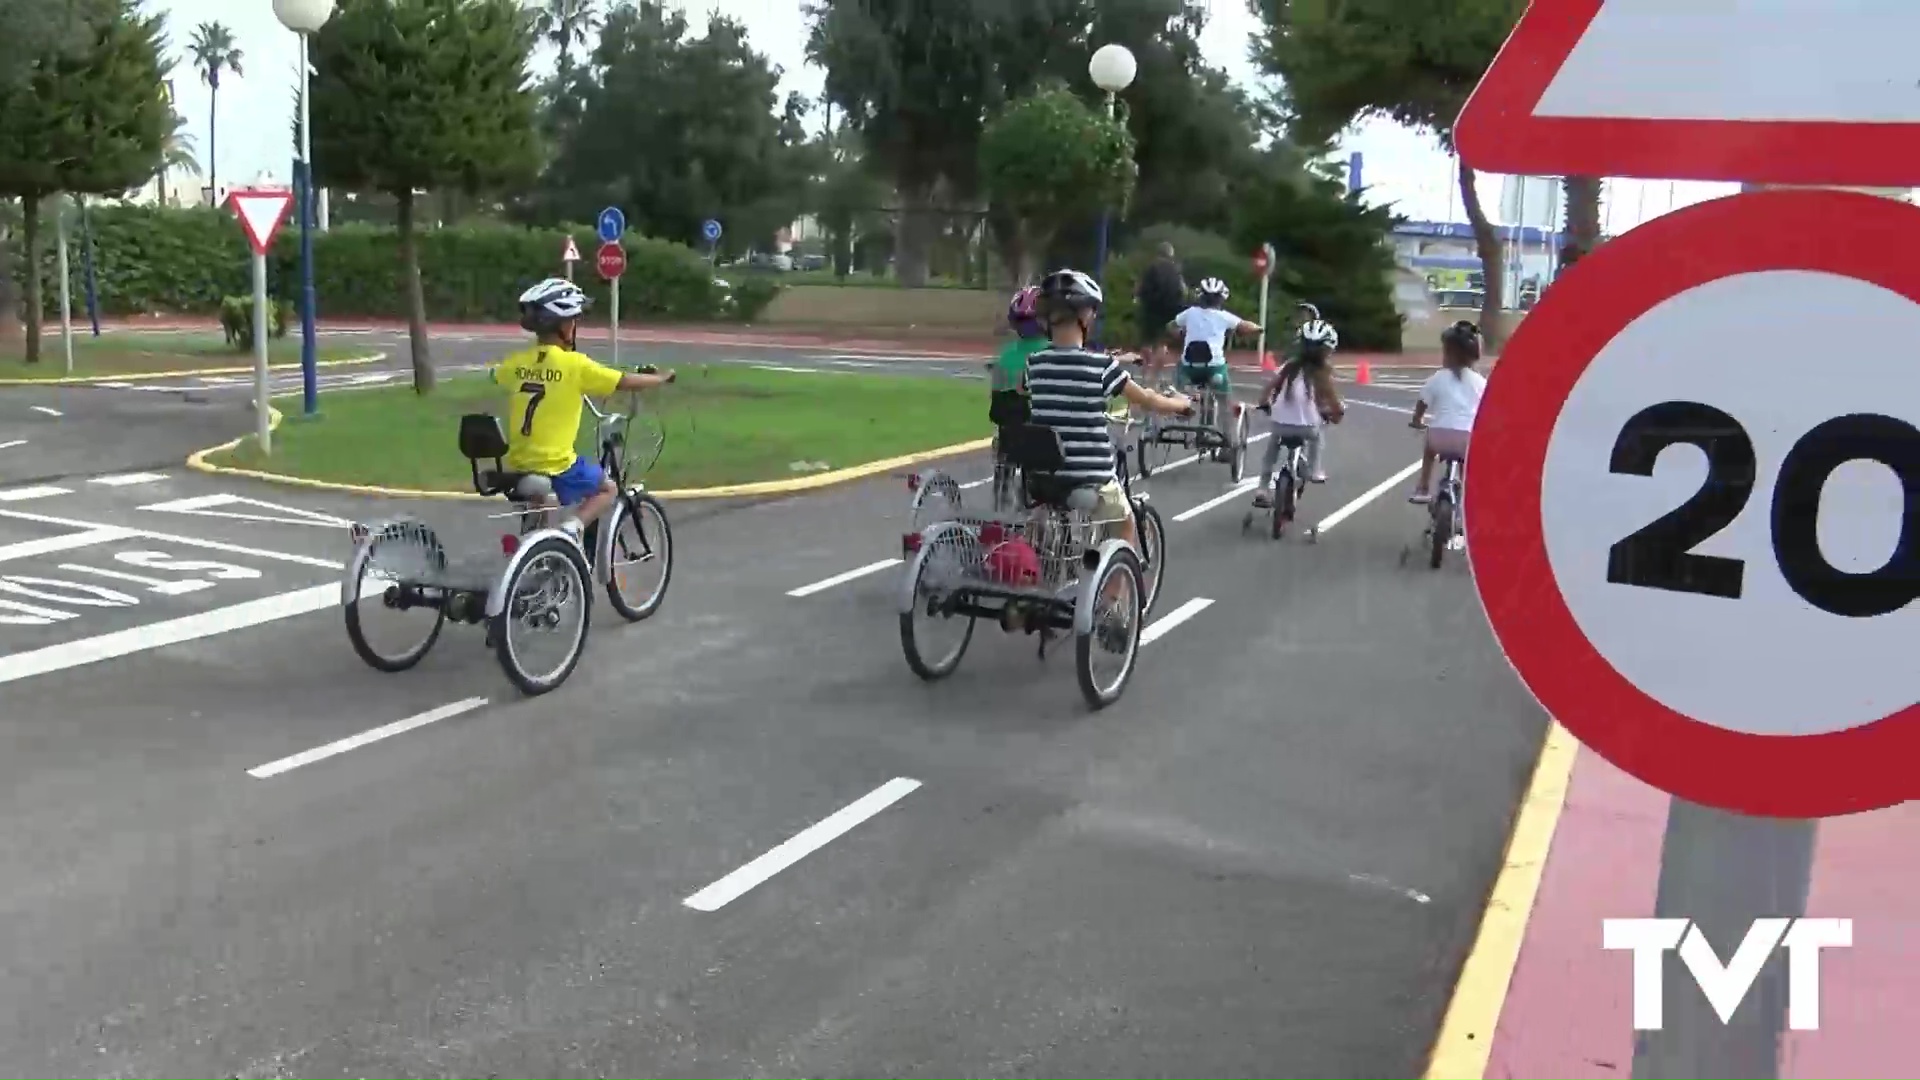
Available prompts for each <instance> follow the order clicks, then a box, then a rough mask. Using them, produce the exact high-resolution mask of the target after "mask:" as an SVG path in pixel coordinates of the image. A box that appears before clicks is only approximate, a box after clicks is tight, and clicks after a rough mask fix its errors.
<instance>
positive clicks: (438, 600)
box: [344, 526, 447, 674]
mask: <svg viewBox="0 0 1920 1080" xmlns="http://www.w3.org/2000/svg"><path fill="white" fill-rule="evenodd" d="M383 548H385V549H386V550H384V551H383V550H382V549H383ZM446 564H447V560H446V553H445V552H444V551H443V550H441V548H440V542H439V539H438V538H437V537H435V536H434V535H433V533H432V531H431V530H429V529H427V528H426V527H425V526H419V527H395V526H389V527H387V528H386V529H384V530H382V531H381V533H380V534H379V535H378V536H376V537H375V538H374V540H373V543H372V546H371V547H370V549H369V550H368V553H367V558H366V559H365V560H364V561H362V562H361V564H360V573H359V578H358V579H357V580H356V581H355V582H354V585H353V601H352V602H351V603H348V604H347V605H346V606H345V612H344V615H345V619H346V624H347V640H348V641H349V642H351V643H352V645H353V651H354V653H355V654H356V655H358V656H359V657H360V659H362V660H364V661H366V664H367V666H368V667H371V668H373V669H374V670H376V671H384V672H387V673H389V674H392V673H395V672H400V671H406V670H407V669H409V668H411V667H413V666H414V665H415V664H418V663H419V662H420V661H421V660H423V659H425V658H426V655H427V653H428V652H430V651H432V649H433V644H434V642H436V641H438V640H439V639H440V630H441V628H442V627H443V626H445V625H446V621H447V612H446V608H445V607H444V604H445V591H444V590H437V592H438V593H439V595H437V596H433V597H428V596H426V595H424V594H423V591H422V589H421V588H420V587H419V586H418V585H413V584H407V583H403V582H401V581H400V580H398V578H397V577H396V573H395V572H396V571H399V573H400V576H411V575H409V574H408V573H407V571H408V570H411V571H413V572H414V573H417V574H419V575H420V576H422V577H431V576H432V575H434V574H437V573H441V572H444V571H445V569H446ZM363 609H365V610H363ZM409 612H413V613H415V614H414V616H413V617H412V618H411V619H408V618H407V613H409ZM387 623H393V624H395V626H396V627H397V629H395V630H394V631H393V632H391V633H390V632H388V630H387V629H386V628H385V624H387ZM369 624H371V625H369ZM409 627H410V628H409ZM389 639H391V641H393V642H395V643H397V644H398V647H389V645H388V644H387V643H388V641H389Z"/></svg>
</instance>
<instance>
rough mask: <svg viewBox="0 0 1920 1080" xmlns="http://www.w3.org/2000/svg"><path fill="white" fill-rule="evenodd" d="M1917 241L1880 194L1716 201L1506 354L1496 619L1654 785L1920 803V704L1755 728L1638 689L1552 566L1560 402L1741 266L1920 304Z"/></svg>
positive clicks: (1914, 223) (1532, 664) (1567, 283)
mask: <svg viewBox="0 0 1920 1080" xmlns="http://www.w3.org/2000/svg"><path fill="white" fill-rule="evenodd" d="M1916 249H1920V211H1916V210H1915V209H1914V208H1913V207H1911V206H1907V205H1904V204H1900V203H1896V202H1894V201H1892V200H1889V199H1885V198H1881V197H1878V196H1873V195H1864V194H1858V193H1854V192H1842V191H1823V190H1805V191H1769V192H1756V193H1751V194H1744V195H1737V196H1733V197H1731V198H1724V199H1718V200H1714V201H1712V202H1707V203H1701V204H1698V205H1696V206H1691V207H1688V208H1686V209H1683V210H1680V211H1677V212H1675V213H1672V214H1669V215H1666V216H1664V217H1661V218H1657V219H1655V220H1653V221H1650V222H1648V223H1646V224H1644V225H1641V226H1640V227H1639V228H1636V229H1634V230H1632V231H1631V232H1628V233H1626V234H1624V235H1622V236H1621V237H1619V238H1618V239H1615V240H1612V241H1609V242H1608V243H1606V244H1605V245H1603V246H1602V247H1600V248H1599V249H1598V250H1596V251H1595V252H1594V253H1593V254H1592V255H1589V256H1588V257H1587V258H1586V259H1583V260H1581V262H1580V263H1579V265H1578V266H1576V267H1575V268H1574V269H1572V270H1570V271H1568V272H1567V273H1566V274H1565V276H1563V277H1562V278H1561V279H1560V280H1559V281H1557V282H1556V283H1555V284H1554V287H1553V288H1552V289H1550V290H1548V291H1547V293H1546V295H1545V296H1544V297H1543V298H1542V300H1541V302H1540V304H1539V306H1538V307H1537V308H1535V309H1534V311H1533V312H1532V313H1531V314H1529V315H1528V316H1527V318H1526V319H1525V320H1524V321H1523V322H1522V323H1521V324H1520V326H1519V328H1518V329H1517V330H1516V332H1515V333H1514V335H1513V337H1512V339H1511V340H1510V341H1509V342H1508V344H1507V348H1506V349H1505V350H1504V351H1503V353H1502V355H1501V357H1500V361H1499V364H1498V365H1497V366H1496V368H1495V373H1494V376H1493V378H1492V379H1490V380H1489V382H1488V385H1487V391H1486V395H1485V400H1484V401H1483V402H1482V403H1481V407H1480V419H1479V421H1478V422H1477V423H1476V424H1475V426H1474V435H1473V453H1472V454H1471V456H1470V457H1469V459H1468V463H1467V490H1469V491H1471V492H1472V493H1473V495H1472V500H1471V509H1472V513H1470V514H1468V515H1467V537H1468V551H1469V552H1470V553H1471V559H1472V563H1473V570H1474V576H1475V581H1476V587H1477V588H1478V590H1479V593H1480V600H1481V603H1482V605H1483V606H1484V607H1485V609H1486V613H1487V620H1488V622H1489V623H1491V624H1492V626H1493V629H1494V634H1495V636H1496V637H1497V638H1498V639H1499V641H1500V645H1501V648H1502V649H1503V650H1504V651H1505V652H1506V654H1507V657H1508V659H1509V660H1510V662H1511V663H1512V664H1513V666H1514V669H1515V670H1516V671H1517V672H1519V674H1520V678H1521V680H1522V681H1523V682H1525V683H1526V684H1527V687H1528V689H1529V690H1531V691H1532V692H1533V694H1534V696H1535V697H1536V698H1538V699H1539V701H1540V703H1541V704H1542V705H1543V706H1544V707H1545V708H1546V709H1547V711H1548V712H1549V713H1550V714H1552V715H1553V716H1554V717H1555V718H1557V719H1558V720H1559V721H1560V722H1561V723H1562V724H1563V725H1564V726H1565V727H1566V728H1567V730H1569V731H1570V732H1572V733H1573V734H1574V736H1576V737H1577V738H1579V739H1580V741H1581V742H1583V743H1585V744H1586V745H1587V746H1589V747H1591V748H1592V749H1593V750H1595V751H1597V752H1598V753H1599V754H1600V755H1601V756H1602V757H1604V758H1606V759H1607V760H1608V761H1610V762H1612V763H1613V764H1614V765H1616V766H1618V767H1620V768H1621V769H1623V770H1625V771H1626V772H1628V773H1630V774H1632V775H1633V776H1635V777H1638V778H1639V779H1641V780H1643V781H1645V782H1646V783H1648V784H1651V785H1653V786H1654V787H1657V788H1660V789H1661V790H1663V791H1668V792H1671V793H1672V794H1674V795H1676V796H1678V797H1680V798H1684V799H1687V800H1689V801H1691V802H1696V803H1700V804H1703V805H1707V806H1713V807H1718V808H1720V809H1724V810H1732V811H1736V812H1740V813H1746V814H1754V815H1762V816H1769V817H1791V818H1808V817H1829V816H1835V815H1839V814H1848V813H1856V812H1859V811H1864V810H1875V809H1880V808H1883V807H1887V806H1893V805H1897V804H1899V803H1901V802H1905V801H1907V800H1908V799H1909V798H1914V797H1916V796H1920V780H1916V779H1915V774H1916V764H1915V763H1916V762H1920V705H1910V706H1908V707H1906V708H1903V709H1901V710H1899V711H1898V712H1895V713H1893V714H1891V715H1889V716H1887V717H1884V718H1882V719H1879V720H1876V721H1873V722H1872V723H1869V724H1863V725H1860V726H1858V727H1853V728H1849V729H1847V730H1844V731H1836V732H1829V733H1826V734H1821V735H1806V736H1767V735H1748V734H1742V733H1739V732H1733V731H1728V730H1726V729H1724V728H1719V727H1715V726H1713V725H1711V724H1704V723H1701V722H1700V721H1697V720H1694V719H1691V718H1689V717H1687V716H1684V715H1682V714H1681V713H1678V712H1676V711H1674V710H1673V709H1671V708H1668V707H1667V706H1666V705H1664V704H1662V703H1661V702H1659V701H1657V700H1655V699H1654V698H1652V697H1651V696H1650V695H1648V694H1646V693H1644V692H1643V691H1641V690H1640V689H1639V688H1638V687H1636V686H1634V685H1633V684H1632V683H1631V682H1629V681H1628V680H1627V679H1626V678H1625V677H1624V676H1622V675H1621V674H1620V673H1619V672H1618V671H1616V670H1615V669H1614V667H1613V666H1612V665H1611V664H1610V663H1608V662H1607V660H1606V658H1605V657H1603V656H1601V655H1600V653H1599V651H1598V650H1596V649H1595V648H1594V647H1593V645H1592V644H1591V643H1590V642H1588V641H1587V639H1586V635H1585V634H1584V633H1582V632H1581V630H1580V627H1579V624H1578V623H1577V622H1576V621H1575V620H1574V617H1573V613H1572V612H1571V611H1570V610H1569V609H1568V607H1567V604H1566V599H1565V597H1564V596H1562V594H1561V592H1560V588H1559V585H1558V583H1557V581H1556V580H1555V578H1554V575H1553V569H1552V566H1551V564H1550V563H1549V562H1548V559H1547V552H1546V543H1545V539H1544V536H1543V530H1542V521H1541V509H1540V505H1541V503H1540V495H1541V493H1540V487H1541V476H1542V472H1543V469H1544V466H1545V462H1546V453H1547V444H1548V441H1549V440H1550V439H1551V437H1552V435H1553V429H1554V426H1555V425H1556V424H1557V423H1558V421H1559V417H1560V408H1561V406H1562V405H1563V404H1564V403H1565V401H1566V400H1567V397H1568V395H1569V393H1570V392H1571V391H1572V389H1573V387H1574V384H1575V383H1576V382H1577V381H1578V380H1579V379H1580V377H1581V375H1583V374H1584V373H1585V372H1586V369H1587V367H1588V366H1589V365H1590V364H1591V363H1592V362H1593V359H1594V358H1595V357H1597V356H1598V355H1599V354H1600V352H1601V351H1602V350H1603V349H1604V348H1605V347H1606V345H1607V344H1608V343H1609V342H1611V341H1612V340H1613V338H1614V337H1616V336H1617V335H1618V334H1619V333H1620V332H1621V331H1622V330H1624V329H1625V328H1626V327H1627V326H1629V325H1631V324H1632V323H1633V322H1634V321H1635V320H1637V319H1639V318H1640V317H1641V316H1643V315H1645V314H1646V313H1647V312H1648V311H1650V310H1651V309H1652V308H1653V307H1655V306H1656V305H1658V304H1660V303H1662V302H1664V301H1666V300H1668V299H1670V298H1672V297H1674V296H1677V295H1679V294H1680V293H1682V292H1685V291H1686V290H1688V289H1692V288H1697V287H1698V286H1701V285H1704V284H1707V283H1709V282H1712V281H1716V280H1719V279H1721V278H1724V277H1730V276H1733V275H1736V274H1744V273H1757V272H1762V271H1768V270H1808V271H1816V272H1822V271H1823V272H1827V273H1831V274H1836V275H1840V276H1844V277H1850V278H1854V279H1856V280H1860V281H1864V282H1868V283H1871V284H1874V285H1878V286H1880V287H1881V288H1884V289H1887V290H1890V291H1892V292H1894V293H1897V294H1899V295H1901V296H1904V297H1906V298H1907V299H1909V300H1912V301H1914V302H1915V303H1920V262H1917V261H1916V260H1914V259H1913V258H1912V256H1911V253H1912V252H1913V251H1914V250H1916ZM1807 677H1808V678H1820V677H1821V676H1820V674H1819V673H1818V672H1816V671H1812V670H1809V672H1808V676H1807Z"/></svg>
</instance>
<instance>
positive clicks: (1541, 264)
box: [1392, 221, 1566, 308]
mask: <svg viewBox="0 0 1920 1080" xmlns="http://www.w3.org/2000/svg"><path fill="white" fill-rule="evenodd" d="M1494 232H1495V233H1496V234H1498V236H1499V237H1500V242H1501V246H1502V248H1503V249H1504V250H1505V253H1506V260H1505V262H1506V266H1505V275H1506V276H1505V280H1506V281H1507V282H1508V288H1507V294H1508V295H1507V296H1506V301H1507V305H1508V306H1509V307H1514V306H1519V307H1531V306H1532V301H1533V299H1534V298H1535V297H1537V296H1538V295H1539V293H1540V290H1541V289H1543V288H1544V287H1545V285H1546V283H1547V282H1548V281H1550V280H1552V278H1553V273H1554V270H1555V268H1556V267H1558V266H1559V262H1560V249H1561V248H1562V247H1563V246H1565V244H1566V234H1564V233H1550V232H1547V231H1545V230H1542V229H1539V228H1532V227H1526V228H1513V227H1511V226H1507V225H1496V226H1494ZM1392 243H1393V253H1394V256H1395V259H1396V261H1397V262H1398V263H1399V264H1400V266H1401V267H1403V268H1406V269H1409V270H1412V271H1415V272H1417V273H1420V274H1423V275H1425V277H1426V279H1427V288H1428V289H1429V290H1430V291H1431V292H1432V293H1433V295H1434V300H1435V303H1437V304H1438V305H1439V306H1440V307H1446V308H1454V307H1479V306H1480V300H1479V296H1480V294H1481V293H1482V292H1483V291H1484V289H1485V284H1486V283H1485V281H1484V277H1483V272H1482V271H1483V268H1482V266H1481V265H1480V250H1479V247H1478V246H1477V245H1476V243H1475V242H1474V237H1473V227H1472V226H1471V225H1467V224H1465V223H1463V222H1458V221H1409V222H1405V223H1403V224H1401V225H1399V226H1397V227H1395V229H1394V230H1393V236H1392ZM1516 280H1517V281H1518V282H1519V289H1518V290H1517V295H1516V290H1515V289H1514V288H1513V287H1512V285H1513V282H1514V281H1516Z"/></svg>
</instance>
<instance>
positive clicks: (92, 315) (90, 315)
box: [80, 195, 100, 337]
mask: <svg viewBox="0 0 1920 1080" xmlns="http://www.w3.org/2000/svg"><path fill="white" fill-rule="evenodd" d="M80 262H81V264H82V265H84V266H85V267H86V269H87V319H88V321H89V322H91V323H92V324H93V336H94V337H99V336H100V283H99V282H98V281H96V280H95V279H94V274H93V219H92V218H91V217H89V216H88V214H87V198H86V196H84V195H82V196H80Z"/></svg>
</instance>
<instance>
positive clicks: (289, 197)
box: [227, 189, 293, 255]
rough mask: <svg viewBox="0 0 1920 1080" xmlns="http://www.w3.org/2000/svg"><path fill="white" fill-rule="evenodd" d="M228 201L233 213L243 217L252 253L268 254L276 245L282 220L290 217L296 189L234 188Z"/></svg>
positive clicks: (240, 217)
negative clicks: (268, 250) (288, 215)
mask: <svg viewBox="0 0 1920 1080" xmlns="http://www.w3.org/2000/svg"><path fill="white" fill-rule="evenodd" d="M227 202H228V203H229V204H231V205H232V206H233V213H234V216H236V217H238V218H239V219H240V227H241V228H242V229H244V230H246V233H247V243H249V244H252V245H253V253H254V254H255V255H265V254H266V253H267V249H268V248H271V247H272V246H273V237H274V234H275V233H277V232H279V231H280V223H281V222H283V221H285V220H286V218H287V208H288V207H290V206H292V205H293V192H291V191H261V190H252V189H249V190H245V191H235V192H231V193H229V194H228V195H227Z"/></svg>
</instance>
